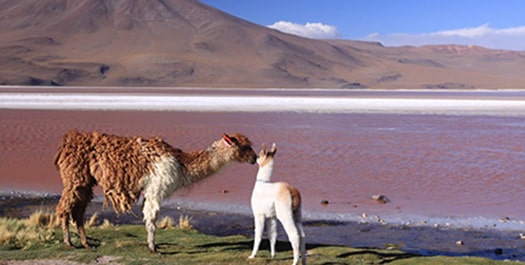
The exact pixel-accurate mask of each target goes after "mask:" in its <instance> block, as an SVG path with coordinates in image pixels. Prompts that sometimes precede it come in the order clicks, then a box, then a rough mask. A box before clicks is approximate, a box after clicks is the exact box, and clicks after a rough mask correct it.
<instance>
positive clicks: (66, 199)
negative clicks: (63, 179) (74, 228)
mask: <svg viewBox="0 0 525 265" xmlns="http://www.w3.org/2000/svg"><path fill="white" fill-rule="evenodd" d="M72 197H73V195H72V192H69V191H68V190H66V189H64V191H63V192H62V196H61V197H60V200H59V202H58V204H57V207H56V215H57V217H58V219H59V220H60V223H61V225H62V233H63V237H64V244H66V246H67V247H69V248H72V247H73V244H71V236H70V235H69V219H70V217H71V212H72V211H73V209H72V208H73V207H72V205H71V202H72V201H73V198H72Z"/></svg>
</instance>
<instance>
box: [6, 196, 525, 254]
mask: <svg viewBox="0 0 525 265" xmlns="http://www.w3.org/2000/svg"><path fill="white" fill-rule="evenodd" d="M58 199H59V195H55V194H31V193H21V192H11V193H7V194H3V195H0V216H2V217H11V218H25V217H27V216H29V215H30V214H31V213H32V212H34V211H35V210H43V211H49V212H52V211H54V208H55V206H56V203H57V202H58ZM132 211H133V214H120V215H116V214H115V213H114V212H113V211H112V210H111V209H104V208H103V207H102V203H101V202H100V198H99V199H95V201H94V202H92V203H91V204H90V206H89V207H88V210H87V215H86V216H87V218H89V216H91V215H92V214H94V213H97V214H98V216H99V219H98V220H99V222H102V221H103V220H104V219H108V220H109V221H110V222H112V223H113V224H138V225H142V221H141V213H140V207H139V206H138V205H137V206H135V207H134V208H133V210H132ZM160 216H161V218H162V217H164V216H170V217H172V218H173V219H174V220H178V218H179V216H189V217H190V218H191V223H192V225H193V226H194V228H195V229H196V230H198V231H200V232H202V233H205V234H210V235H217V236H227V235H245V236H246V237H249V238H250V237H252V236H253V224H252V217H251V216H250V215H243V214H236V213H228V212H216V211H203V210H197V209H192V208H183V207H180V206H177V205H164V206H163V208H162V209H161V213H160ZM304 225H305V232H306V234H307V244H309V245H318V244H322V245H344V246H350V247H357V248H379V249H381V248H386V247H388V246H397V247H399V249H401V250H403V251H405V252H408V253H413V254H420V255H430V256H432V255H447V256H478V257H486V258H491V259H497V260H519V261H525V240H523V239H520V238H519V233H518V231H501V230H496V229H488V228H487V229H472V228H470V229H466V228H463V229H454V228H451V227H446V226H438V227H432V226H417V225H396V224H381V223H380V222H367V223H360V222H338V221H333V220H308V219H307V220H304ZM279 240H283V241H286V236H285V233H284V231H282V229H281V227H280V226H279ZM458 241H462V242H463V244H461V245H460V244H457V242H458Z"/></svg>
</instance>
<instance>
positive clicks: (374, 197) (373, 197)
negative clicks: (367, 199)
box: [372, 194, 390, 203]
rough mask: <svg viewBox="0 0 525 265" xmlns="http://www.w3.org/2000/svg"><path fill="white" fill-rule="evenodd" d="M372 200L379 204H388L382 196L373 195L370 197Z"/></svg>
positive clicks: (386, 198)
mask: <svg viewBox="0 0 525 265" xmlns="http://www.w3.org/2000/svg"><path fill="white" fill-rule="evenodd" d="M372 200H374V201H376V202H379V203H387V202H390V199H388V197H386V196H385V195H382V194H374V195H372Z"/></svg>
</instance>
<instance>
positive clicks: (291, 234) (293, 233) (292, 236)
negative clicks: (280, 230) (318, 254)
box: [279, 215, 301, 265]
mask: <svg viewBox="0 0 525 265" xmlns="http://www.w3.org/2000/svg"><path fill="white" fill-rule="evenodd" d="M279 220H280V221H281V224H282V225H283V227H284V231H286V234H287V235H288V240H289V241H290V244H291V245H292V249H293V263H292V264H294V265H296V264H297V263H298V262H299V248H300V243H301V238H300V235H299V231H298V229H297V226H296V224H295V222H294V221H293V219H292V217H291V215H290V216H289V217H288V216H287V217H286V218H281V219H279Z"/></svg>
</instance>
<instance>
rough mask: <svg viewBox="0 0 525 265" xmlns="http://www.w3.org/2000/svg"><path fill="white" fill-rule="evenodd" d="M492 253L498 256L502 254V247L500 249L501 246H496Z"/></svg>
mask: <svg viewBox="0 0 525 265" xmlns="http://www.w3.org/2000/svg"><path fill="white" fill-rule="evenodd" d="M494 254H496V255H498V256H499V255H502V254H503V249H501V248H497V249H495V250H494Z"/></svg>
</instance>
